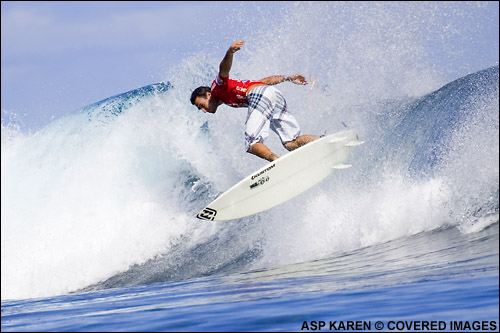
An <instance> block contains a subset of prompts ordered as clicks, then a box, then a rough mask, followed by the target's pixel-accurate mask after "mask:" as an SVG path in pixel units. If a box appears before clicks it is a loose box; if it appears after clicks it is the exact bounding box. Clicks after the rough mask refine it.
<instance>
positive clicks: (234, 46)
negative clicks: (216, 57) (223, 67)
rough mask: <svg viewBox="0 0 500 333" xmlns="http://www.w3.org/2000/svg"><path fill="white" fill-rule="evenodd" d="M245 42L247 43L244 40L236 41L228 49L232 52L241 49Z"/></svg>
mask: <svg viewBox="0 0 500 333" xmlns="http://www.w3.org/2000/svg"><path fill="white" fill-rule="evenodd" d="M244 44H245V41H244V40H239V41H237V42H234V43H233V44H231V46H230V47H229V50H227V51H228V52H231V53H235V52H236V51H239V49H241V47H242V46H243V45H244Z"/></svg>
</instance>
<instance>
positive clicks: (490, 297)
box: [1, 3, 499, 331]
mask: <svg viewBox="0 0 500 333" xmlns="http://www.w3.org/2000/svg"><path fill="white" fill-rule="evenodd" d="M332 6H333V7H334V6H337V7H335V8H337V9H336V10H334V11H332V10H331V7H332ZM358 6H361V7H363V8H361V9H363V10H359V9H360V8H359V7H358ZM385 6H389V5H388V4H379V5H377V6H373V7H372V6H369V5H366V4H363V3H360V4H349V3H347V4H346V3H341V4H339V5H332V4H331V3H326V4H323V3H302V4H297V5H296V6H292V7H290V8H289V9H288V10H289V12H287V14H288V15H287V16H286V19H284V20H282V21H279V22H277V21H272V22H271V23H269V24H275V25H278V24H281V26H279V29H277V28H278V27H276V26H274V28H275V29H273V31H279V34H278V35H276V36H269V38H271V40H272V41H274V42H276V43H277V42H279V43H280V45H281V46H282V47H280V48H274V47H273V46H272V45H275V44H273V43H269V38H261V37H262V36H264V35H265V36H267V35H266V31H267V30H266V29H264V28H269V27H264V28H263V30H262V31H254V30H252V31H253V32H252V34H251V35H250V36H249V37H248V38H246V40H247V43H246V47H247V48H248V50H249V51H247V53H245V52H240V53H238V59H237V60H238V61H235V62H234V65H233V70H232V74H233V75H234V76H235V77H239V78H243V77H249V78H258V77H261V76H263V75H262V59H266V66H267V67H266V70H265V72H266V74H269V73H268V72H269V71H271V72H272V73H288V72H290V71H291V70H295V68H298V69H297V70H300V71H303V72H307V73H309V72H310V73H315V75H316V78H315V80H316V82H315V85H314V87H312V86H313V85H312V84H310V85H309V86H306V87H303V86H295V85H292V84H288V85H287V84H282V85H280V86H279V88H280V89H281V90H282V91H283V93H284V95H285V96H286V98H287V102H288V103H289V107H290V109H291V111H292V113H293V114H294V115H295V116H296V117H297V119H298V121H299V123H300V124H301V127H302V129H303V132H304V133H319V134H323V133H324V132H327V133H333V132H336V131H340V130H343V129H344V128H345V127H348V128H352V129H355V130H357V131H358V134H359V138H360V140H363V141H365V144H364V145H362V146H359V147H356V149H355V150H354V151H353V153H352V154H351V155H350V157H349V161H348V163H349V164H352V167H351V168H349V169H345V170H339V171H338V172H334V173H333V174H332V175H331V176H330V177H328V178H327V179H326V180H325V181H323V182H322V183H321V184H319V185H317V186H316V187H314V188H312V189H311V190H309V191H308V192H306V193H305V194H303V195H301V196H298V197H297V198H294V199H293V200H291V201H289V202H287V203H285V204H283V205H281V206H279V207H276V208H274V209H271V210H269V211H266V212H263V213H261V214H258V215H255V216H251V217H248V218H244V219H241V220H236V221H229V222H224V223H221V222H209V221H200V220H198V219H196V218H195V217H194V216H195V215H196V213H197V212H198V211H199V210H200V209H201V208H203V207H205V205H206V204H207V203H209V202H210V201H211V200H213V199H214V198H215V197H217V196H218V195H219V194H221V193H223V192H224V191H225V190H227V189H228V188H229V187H230V186H232V185H233V184H235V183H236V182H237V181H239V180H240V179H242V178H243V177H244V176H246V175H248V174H250V173H251V172H253V171H255V170H257V169H258V168H260V167H261V166H262V165H263V163H264V162H263V161H259V160H258V159H257V158H255V157H253V156H251V155H249V154H245V152H244V140H243V138H242V133H243V132H242V131H243V124H244V121H245V113H246V112H245V111H241V110H236V109H231V108H225V107H221V109H220V110H219V111H218V112H217V113H216V114H215V115H203V114H200V113H199V112H198V111H197V110H196V108H194V107H192V106H191V105H190V103H189V95H190V92H191V90H192V88H193V87H197V86H199V85H201V84H207V82H210V81H211V80H212V79H213V77H214V75H215V74H216V72H217V67H216V65H217V64H218V62H219V61H220V59H219V55H216V56H211V55H208V54H205V53H201V54H196V55H193V56H191V57H188V58H186V59H185V60H184V61H183V62H182V63H181V64H179V65H178V66H177V67H175V68H174V70H172V71H171V72H170V73H168V78H167V79H166V80H165V82H160V83H157V84H152V85H149V86H146V87H143V88H139V89H136V90H133V91H130V92H126V93H124V94H120V95H117V96H113V97H111V98H108V99H106V100H103V101H100V102H97V103H94V104H92V105H89V106H87V107H84V108H82V109H80V110H77V111H75V112H70V113H68V114H67V115H66V116H65V117H62V118H60V119H57V120H55V121H53V122H52V123H50V124H49V125H48V126H46V127H44V128H43V129H41V130H39V131H36V132H34V133H25V132H23V131H22V130H21V129H19V128H18V127H17V126H16V125H15V124H4V123H2V150H1V153H2V181H1V188H2V196H1V200H2V209H1V217H2V224H1V228H2V230H1V237H2V251H1V255H2V258H1V274H2V285H1V288H2V290H1V291H2V293H1V295H2V303H1V306H2V309H1V315H2V321H1V329H2V331H49V330H53V331H153V330H161V331H300V330H302V331H305V330H318V329H319V328H320V327H321V328H322V330H330V331H332V330H347V329H348V328H349V327H352V328H358V330H359V331H361V330H365V331H366V330H369V331H378V330H383V331H402V330H407V331H427V330H430V329H426V328H432V327H434V328H436V329H435V330H446V331H478V330H482V331H498V328H499V323H498V312H499V305H498V300H499V291H498V284H499V282H498V279H499V272H498V271H499V268H498V266H499V256H498V254H499V238H498V221H499V218H498V216H499V215H498V210H499V111H498V110H499V103H498V97H499V90H498V85H499V80H498V66H494V67H490V68H486V69H484V70H481V71H478V72H475V73H472V74H470V75H466V76H464V77H461V78H459V79H457V80H453V81H451V82H446V81H443V80H442V79H441V78H440V75H439V73H438V72H436V71H434V70H433V66H430V65H429V64H428V59H427V58H426V55H425V54H424V53H423V51H422V47H421V46H422V43H424V42H425V38H424V37H425V36H426V35H425V34H424V35H421V34H420V31H433V32H437V31H439V29H437V28H439V26H436V25H435V24H437V23H436V22H433V21H432V15H433V13H434V10H433V8H431V7H432V6H431V7H429V8H427V7H425V6H424V5H421V4H414V5H411V6H416V7H415V8H414V9H416V10H411V11H407V12H401V11H398V10H393V11H387V10H386V9H387V8H386V7H385ZM304 7H305V8H304ZM408 15H409V16H408ZM414 17H420V18H421V19H423V18H425V19H426V20H427V19H428V18H429V19H430V22H431V23H432V24H428V25H426V27H425V29H424V28H423V27H420V26H418V22H419V20H407V19H408V18H414ZM298 19H300V22H301V25H300V26H297V25H296V24H295V22H296V21H297V20H298ZM332 19H335V20H340V21H341V20H343V19H345V20H347V22H351V21H350V20H352V19H354V20H355V21H356V22H357V24H356V25H355V26H353V25H352V24H347V25H332V24H331V22H332ZM424 21H425V20H422V22H424ZM394 22H408V24H405V25H404V26H400V25H397V26H394ZM425 22H429V21H425ZM433 24H434V25H433ZM332 29H334V30H332ZM433 29H434V30H433ZM304 31H309V32H314V33H304ZM316 35H318V36H328V39H325V38H323V37H322V38H315V37H313V36H316ZM381 36H383V38H381ZM440 37H442V38H443V40H446V38H447V36H444V35H441V36H440ZM297 43H302V44H301V45H310V47H311V49H309V48H307V47H304V48H301V49H300V50H297V49H296V45H297ZM325 45H326V47H327V48H331V49H332V50H335V52H329V53H328V54H329V55H331V56H328V57H326V56H325V52H319V53H318V52H313V51H311V50H312V49H314V50H317V49H322V50H324V47H325ZM366 45H370V47H369V48H367V47H366ZM315 46H316V47H315ZM396 46H397V47H396ZM311 81H312V80H311ZM311 83H312V82H311ZM324 101H327V103H325V102H324ZM266 143H268V144H269V146H270V147H271V148H272V149H273V150H275V151H276V152H278V153H280V154H283V153H284V151H283V148H282V147H281V146H280V143H279V140H278V139H277V138H276V137H275V136H272V135H271V136H270V137H269V139H268V141H266ZM323 324H324V325H325V326H320V325H323ZM348 325H353V326H348ZM432 325H434V326H432ZM443 325H445V327H444V329H443ZM349 330H352V329H349Z"/></svg>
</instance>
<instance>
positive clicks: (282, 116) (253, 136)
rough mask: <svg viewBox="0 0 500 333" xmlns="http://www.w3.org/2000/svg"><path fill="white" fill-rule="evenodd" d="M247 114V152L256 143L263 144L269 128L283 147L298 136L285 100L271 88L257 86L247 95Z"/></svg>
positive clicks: (297, 128) (277, 91)
mask: <svg viewBox="0 0 500 333" xmlns="http://www.w3.org/2000/svg"><path fill="white" fill-rule="evenodd" d="M247 98H248V114H247V120H246V122H245V142H246V149H247V151H248V150H249V149H250V146H251V145H253V144H254V143H257V142H264V140H265V139H266V138H267V137H268V136H269V128H271V129H272V130H273V131H274V132H275V133H276V134H278V136H279V137H280V140H281V143H282V144H283V145H284V144H285V142H287V141H292V140H295V139H296V138H297V137H298V136H299V135H300V127H299V124H298V123H297V120H296V119H295V117H294V116H293V115H292V114H291V113H290V112H288V108H287V106H286V100H285V98H284V97H283V94H282V93H281V91H279V90H278V89H276V88H275V87H272V86H259V87H256V88H254V89H252V91H250V93H249V94H248V95H247Z"/></svg>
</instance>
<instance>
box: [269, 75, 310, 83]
mask: <svg viewBox="0 0 500 333" xmlns="http://www.w3.org/2000/svg"><path fill="white" fill-rule="evenodd" d="M259 81H260V82H262V83H265V84H267V85H270V86H272V85H275V84H278V83H281V82H285V81H289V82H293V83H295V84H300V85H306V84H307V80H306V78H305V76H304V75H302V74H295V75H290V76H284V75H272V76H268V77H265V78H263V79H260V80H259Z"/></svg>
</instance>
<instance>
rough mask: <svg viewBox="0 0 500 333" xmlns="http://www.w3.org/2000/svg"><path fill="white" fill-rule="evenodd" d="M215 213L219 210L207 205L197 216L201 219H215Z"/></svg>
mask: <svg viewBox="0 0 500 333" xmlns="http://www.w3.org/2000/svg"><path fill="white" fill-rule="evenodd" d="M215 215H217V211H216V210H215V209H212V208H208V207H207V208H205V209H203V211H202V212H201V213H199V214H198V215H196V217H197V218H199V219H201V220H209V221H213V220H214V218H215Z"/></svg>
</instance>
